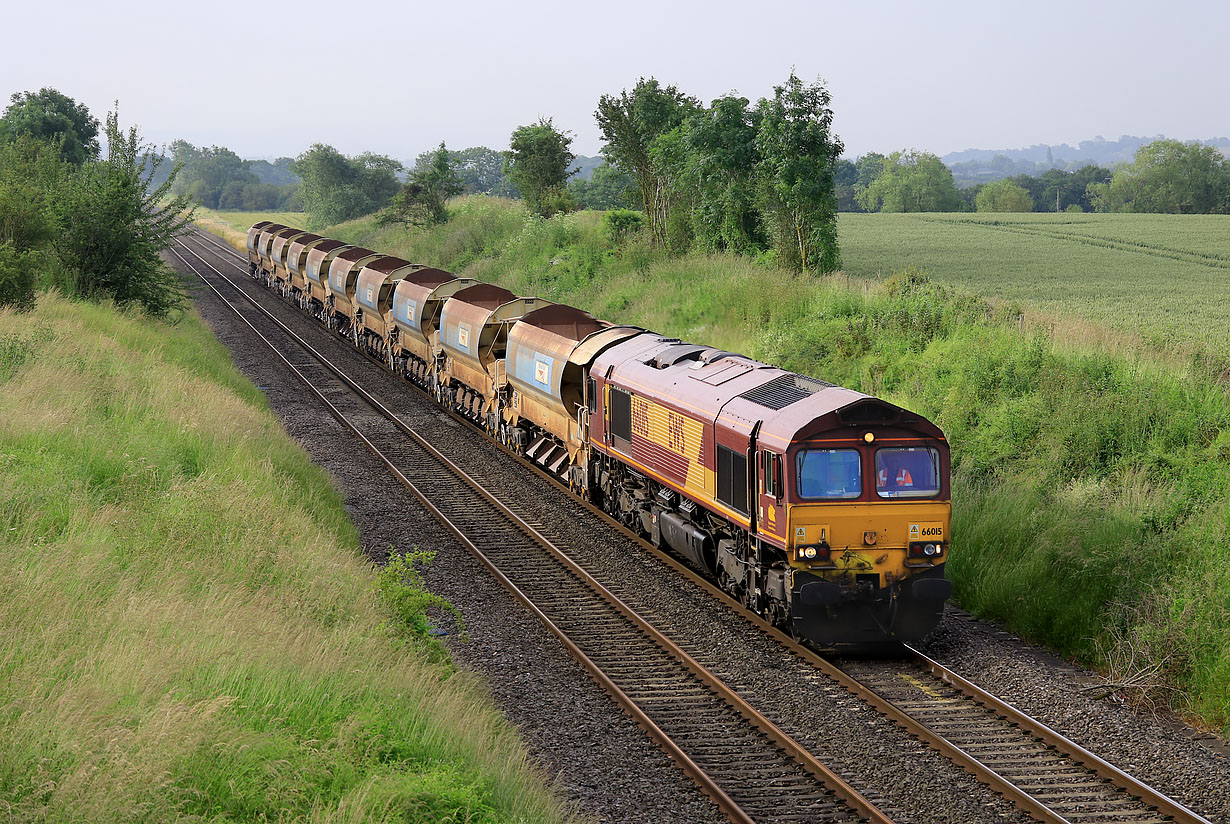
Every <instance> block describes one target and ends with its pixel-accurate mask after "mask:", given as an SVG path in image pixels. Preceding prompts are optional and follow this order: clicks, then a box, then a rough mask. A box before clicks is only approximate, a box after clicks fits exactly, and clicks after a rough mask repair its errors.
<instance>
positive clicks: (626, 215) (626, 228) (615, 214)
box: [602, 209, 645, 243]
mask: <svg viewBox="0 0 1230 824" xmlns="http://www.w3.org/2000/svg"><path fill="white" fill-rule="evenodd" d="M602 225H603V227H604V228H605V229H606V234H607V237H608V238H610V240H611V242H612V243H621V242H623V240H624V239H625V238H626V237H627V236H628V235H629V234H631V233H632V232H636V231H639V230H640V229H641V227H643V226H644V225H645V216H644V215H643V214H641V213H640V212H637V211H633V210H632V209H612V210H611V211H609V212H607V213H606V214H605V215H604V216H603V218H602Z"/></svg>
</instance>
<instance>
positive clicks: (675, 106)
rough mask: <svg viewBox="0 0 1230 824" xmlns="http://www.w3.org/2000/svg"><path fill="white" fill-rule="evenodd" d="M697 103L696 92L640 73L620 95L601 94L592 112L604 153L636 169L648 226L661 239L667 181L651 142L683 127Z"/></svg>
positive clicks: (620, 164) (609, 159)
mask: <svg viewBox="0 0 1230 824" xmlns="http://www.w3.org/2000/svg"><path fill="white" fill-rule="evenodd" d="M699 105H700V104H699V102H698V101H697V100H696V98H694V97H689V96H688V95H685V94H683V93H682V92H680V91H679V90H678V89H676V88H675V87H674V86H662V85H661V84H660V83H658V81H657V80H656V79H654V78H652V77H651V78H649V79H648V80H646V79H645V78H643V77H642V78H640V79H639V80H637V82H636V85H635V86H634V87H633V88H632V91H631V92H629V91H628V90H627V89H624V90H623V91H621V92H620V93H619V94H618V95H607V94H604V95H602V97H601V98H599V100H598V109H597V111H596V112H595V113H594V114H595V116H596V117H597V118H598V128H599V130H600V131H601V132H602V139H603V140H605V141H606V143H605V145H603V147H602V156H603V157H605V158H606V160H607V162H608V163H611V164H614V165H615V166H618V167H619V168H621V169H623V170H624V171H626V172H628V173H629V174H631V175H632V177H633V179H634V180H635V181H636V186H637V188H638V189H639V190H640V199H641V206H642V208H643V209H644V210H645V216H646V218H647V220H648V221H649V228H650V231H651V232H652V233H653V236H654V237H655V238H657V239H658V240H659V241H664V240H665V239H666V222H667V214H666V212H667V203H666V202H665V200H664V199H663V196H664V195H665V189H666V181H665V180H664V179H663V177H662V176H661V174H660V173H659V170H658V169H657V168H655V166H654V163H653V159H652V157H651V155H650V146H651V145H652V144H653V142H654V140H655V139H657V138H658V137H660V136H661V135H664V134H666V133H667V132H670V131H672V130H674V129H677V128H679V127H680V126H681V125H682V124H683V121H684V120H685V119H686V118H687V117H688V115H690V114H691V113H692V112H693V111H695V110H696V109H697V108H698V107H699Z"/></svg>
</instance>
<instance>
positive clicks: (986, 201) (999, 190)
mask: <svg viewBox="0 0 1230 824" xmlns="http://www.w3.org/2000/svg"><path fill="white" fill-rule="evenodd" d="M974 202H975V203H976V204H977V207H978V211H980V212H1032V211H1033V210H1034V201H1033V198H1031V197H1030V196H1029V192H1027V191H1025V189H1023V188H1022V187H1021V186H1020V185H1018V184H1017V183H1014V182H1013V181H1011V180H1008V179H1006V178H1005V179H1004V180H996V181H994V182H991V183H988V184H986V185H985V186H983V187H981V188H980V189H979V191H978V196H977V198H975V201H974Z"/></svg>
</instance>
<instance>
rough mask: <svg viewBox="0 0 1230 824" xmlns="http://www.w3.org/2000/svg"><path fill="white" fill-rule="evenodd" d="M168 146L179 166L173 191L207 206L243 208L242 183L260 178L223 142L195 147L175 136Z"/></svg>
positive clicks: (256, 180) (249, 165)
mask: <svg viewBox="0 0 1230 824" xmlns="http://www.w3.org/2000/svg"><path fill="white" fill-rule="evenodd" d="M168 149H169V150H170V152H171V156H172V157H173V158H174V161H175V163H176V164H178V165H179V166H180V167H181V168H180V172H179V175H178V177H177V178H176V181H175V184H174V186H173V187H172V192H173V193H174V194H180V195H189V196H190V197H192V198H193V199H194V200H195V201H196V202H197V203H200V204H201V205H202V206H205V207H207V208H210V209H239V208H242V206H241V205H240V204H241V203H242V201H243V187H244V186H247V185H249V184H258V183H259V182H260V178H258V177H257V176H256V175H255V174H253V173H252V171H251V166H252V163H251V161H248V160H243V159H242V158H240V157H239V155H237V154H235V153H234V152H233V151H231V150H230V149H228V148H226V147H225V146H209V147H205V146H202V147H200V148H197V147H196V146H193V145H192V144H191V143H189V142H188V141H186V140H176V141H175V142H173V143H172V144H171V145H170V146H169V147H168ZM224 200H225V203H224V202H223V201H224Z"/></svg>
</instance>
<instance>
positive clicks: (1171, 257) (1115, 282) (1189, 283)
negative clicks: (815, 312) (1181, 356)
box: [838, 214, 1230, 352]
mask: <svg viewBox="0 0 1230 824" xmlns="http://www.w3.org/2000/svg"><path fill="white" fill-rule="evenodd" d="M838 225H839V231H840V237H841V244H842V249H841V251H842V260H843V264H844V266H845V271H846V272H847V273H848V274H850V275H851V276H854V277H858V278H882V277H886V276H888V275H890V274H892V273H893V272H897V271H900V270H902V269H905V268H907V267H911V266H913V267H917V268H920V269H922V270H924V271H926V272H927V273H928V274H929V275H930V276H931V277H933V278H934V279H936V280H938V281H940V282H942V283H946V284H950V285H952V286H957V287H960V288H962V289H964V290H967V291H970V292H975V293H977V294H980V295H985V296H988V297H993V298H1000V299H1003V300H1007V301H1013V302H1016V303H1019V304H1021V305H1023V306H1024V308H1025V309H1026V315H1027V317H1034V316H1040V317H1041V318H1042V319H1043V320H1050V321H1055V322H1057V325H1058V326H1060V327H1063V326H1065V325H1068V326H1072V327H1073V334H1071V335H1069V336H1070V337H1074V338H1078V339H1079V338H1080V337H1084V336H1089V335H1093V336H1098V335H1099V330H1097V329H1093V328H1091V327H1090V326H1089V324H1090V323H1092V324H1094V325H1096V326H1101V327H1106V328H1108V329H1111V330H1114V331H1116V332H1119V333H1121V334H1123V335H1126V336H1128V337H1129V338H1136V337H1139V338H1140V339H1142V340H1143V341H1144V342H1145V343H1147V344H1148V345H1150V346H1151V347H1153V348H1160V349H1173V348H1175V347H1178V348H1185V347H1186V348H1191V347H1193V346H1194V347H1198V348H1201V349H1203V350H1207V351H1212V352H1225V351H1226V349H1227V341H1226V333H1227V330H1230V216H1226V215H1134V214H1122V215H1119V214H1115V215H1111V214H1106V215H1103V214H1085V215H1068V214H1061V215H1045V214H1022V215H998V216H992V215H944V214H917V215H915V214H870V215H859V214H843V215H841V217H840V220H839V224H838Z"/></svg>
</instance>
